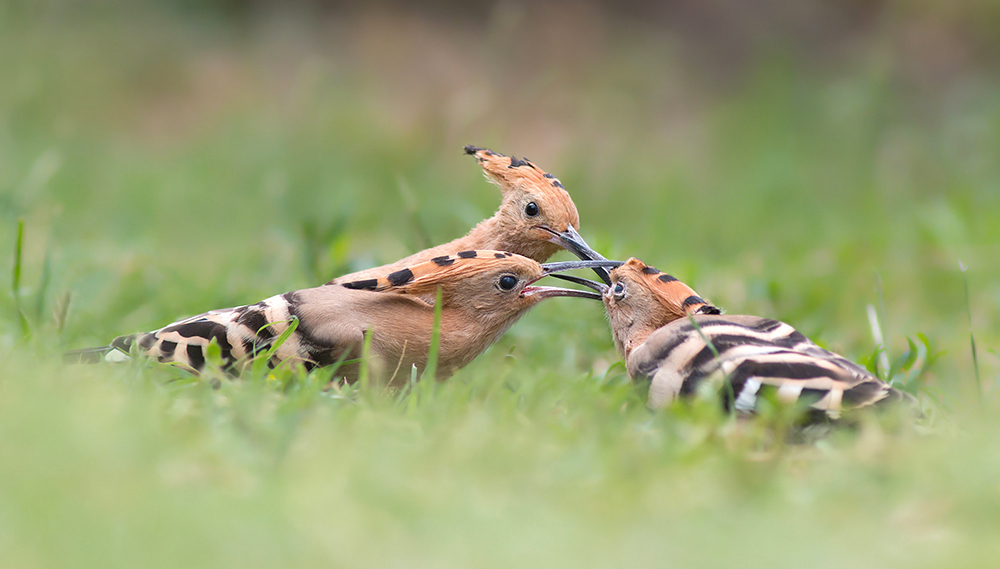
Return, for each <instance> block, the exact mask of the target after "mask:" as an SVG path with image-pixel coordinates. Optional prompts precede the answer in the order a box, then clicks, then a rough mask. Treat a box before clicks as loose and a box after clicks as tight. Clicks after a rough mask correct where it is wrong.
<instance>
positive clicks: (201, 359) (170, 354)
mask: <svg viewBox="0 0 1000 569" xmlns="http://www.w3.org/2000/svg"><path fill="white" fill-rule="evenodd" d="M296 294H297V293H295V292H291V293H286V294H282V295H277V296H273V297H271V298H268V299H266V300H262V301H261V302H258V303H257V304H251V305H248V306H239V307H236V308H226V309H221V310H213V311H210V312H206V313H204V314H199V315H197V316H193V317H191V318H187V319H185V320H181V321H178V322H174V323H173V324H170V325H169V326H165V327H163V328H160V329H159V330H154V331H152V332H147V333H145V334H134V335H131V336H121V337H119V338H115V340H114V341H113V342H112V343H111V346H112V347H113V348H115V349H117V350H120V351H121V352H125V353H128V352H129V350H130V348H131V346H132V344H133V343H135V344H136V345H137V346H138V349H139V352H140V353H142V354H145V355H147V356H149V357H151V358H154V359H156V360H157V361H160V362H177V363H180V364H183V365H185V366H187V367H189V368H191V369H194V370H200V369H201V368H202V367H204V365H205V348H206V347H207V346H208V345H209V343H210V342H211V341H212V340H215V341H216V343H218V345H219V347H220V348H221V351H222V360H223V364H224V365H225V366H231V365H232V364H234V363H236V362H238V361H242V360H247V359H251V358H253V357H256V356H258V355H260V354H261V353H263V352H266V351H267V350H268V349H269V348H270V347H271V346H272V344H273V343H274V342H275V341H276V340H277V339H278V337H279V336H281V335H282V334H283V333H284V332H285V331H286V330H287V329H288V327H289V325H290V324H291V322H292V319H293V316H296V317H299V318H300V319H301V314H299V312H300V307H299V306H298V302H297V298H296ZM307 328H308V324H307V323H304V322H302V321H301V320H300V322H299V324H298V327H297V328H296V330H295V331H294V332H293V333H292V334H291V335H290V336H288V337H287V339H286V340H285V341H284V342H283V343H282V344H281V345H280V346H279V347H278V349H277V351H276V352H275V353H274V355H273V356H272V358H271V362H269V363H270V364H271V365H277V363H278V362H281V361H283V360H287V359H292V360H294V361H300V362H302V363H303V364H305V365H306V366H307V367H309V368H312V367H315V366H317V365H327V364H330V363H333V361H335V360H336V358H337V357H339V356H340V355H341V353H343V352H344V351H354V350H357V349H358V348H359V347H360V341H361V339H363V332H362V331H360V330H359V331H358V332H357V334H355V335H353V336H355V339H356V340H357V341H355V342H346V343H345V342H339V343H338V344H339V345H337V346H330V345H326V344H325V343H324V345H317V344H315V343H313V342H311V341H310V336H309V333H308V330H307ZM354 344H358V345H357V346H356V345H354ZM119 353H120V352H119ZM112 354H113V353H112ZM106 359H114V357H113V356H109V357H106Z"/></svg>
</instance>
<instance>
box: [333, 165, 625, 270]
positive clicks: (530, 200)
mask: <svg viewBox="0 0 1000 569" xmlns="http://www.w3.org/2000/svg"><path fill="white" fill-rule="evenodd" d="M464 150H465V153H466V154H468V155H471V156H474V157H475V158H476V160H477V161H478V162H479V165H480V166H481V167H482V168H483V172H484V174H485V175H486V178H487V179H488V180H490V181H491V182H493V183H494V184H496V185H497V186H498V187H499V188H500V192H501V194H502V200H501V202H500V208H499V209H498V210H497V211H496V213H494V214H493V217H490V218H488V219H485V220H483V221H481V222H479V224H478V225H476V226H475V227H473V228H472V230H471V231H469V233H468V234H466V235H465V236H463V237H459V238H458V239H455V240H454V241H451V242H448V243H445V244H443V245H438V246H436V247H431V248H430V249H425V250H423V251H420V252H418V253H414V254H413V255H410V256H409V257H406V258H404V259H400V260H399V261H396V262H395V263H391V264H388V265H383V266H380V267H374V268H371V269H365V270H363V271H358V272H355V273H351V274H349V275H343V276H340V277H337V278H335V279H333V280H332V281H330V283H331V284H337V283H345V282H350V281H358V280H365V279H370V278H377V277H379V276H381V275H384V274H388V273H391V272H394V271H397V270H400V269H402V268H405V267H409V266H411V265H416V264H418V263H421V262H423V261H427V260H430V259H433V258H434V257H440V256H442V255H454V254H456V253H458V252H459V251H475V250H481V249H486V250H496V251H508V252H510V253H515V254H517V255H523V256H525V257H528V258H530V259H534V260H535V261H538V262H539V263H544V262H545V261H546V260H548V258H549V257H551V256H552V255H554V254H555V253H556V252H557V251H558V250H559V249H560V248H565V249H567V250H569V251H571V252H573V253H574V254H576V255H577V256H580V257H581V258H582V252H584V251H593V250H592V249H590V247H589V246H588V245H587V243H586V241H584V240H583V237H581V236H580V234H579V233H578V230H579V228H580V215H579V214H578V213H577V210H576V204H574V203H573V199H572V198H571V197H570V195H569V192H567V191H566V188H565V187H564V186H563V185H562V182H560V181H559V179H558V178H556V177H555V176H553V175H552V174H549V173H548V172H545V171H543V170H542V169H541V168H539V167H538V166H536V165H535V164H533V163H532V162H531V161H530V160H528V159H527V158H521V159H517V158H515V157H513V156H505V155H503V154H500V153H499V152H494V151H492V150H488V149H486V148H479V147H476V146H466V147H465V148H464ZM595 271H596V272H597V274H598V275H599V276H600V277H601V278H602V279H606V278H607V271H606V270H605V269H604V268H603V267H596V268H595ZM605 282H606V281H605Z"/></svg>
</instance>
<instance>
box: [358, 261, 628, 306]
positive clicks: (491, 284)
mask: <svg viewBox="0 0 1000 569" xmlns="http://www.w3.org/2000/svg"><path fill="white" fill-rule="evenodd" d="M620 264H621V263H620V262H617V261H607V260H599V261H566V262H562V263H548V264H544V265H543V264H540V263H538V262H537V261H534V260H532V259H529V258H527V257H524V256H521V255H516V254H514V253H509V252H506V251H492V250H480V251H461V252H459V253H457V254H455V255H444V256H441V257H435V258H434V259H431V260H430V261H425V262H423V263H418V264H416V265H413V266H412V267H409V268H406V269H401V270H398V271H395V272H392V273H390V274H388V275H386V276H384V277H381V278H377V279H368V280H362V281H353V282H347V283H343V286H345V287H347V288H352V289H362V290H371V291H376V292H394V293H397V294H406V295H412V296H415V297H418V298H420V299H422V300H424V301H425V302H427V303H428V304H433V302H434V299H435V296H436V294H437V290H438V289H439V288H440V289H441V298H442V308H443V309H457V310H460V311H468V312H469V313H470V314H471V315H474V316H475V317H476V318H481V319H492V318H499V319H501V320H505V319H508V318H513V320H516V319H517V317H518V316H520V314H521V313H523V312H524V311H525V310H527V309H528V308H531V307H532V306H534V305H535V304H537V303H539V302H541V301H542V300H544V299H546V298H552V297H556V296H575V297H580V298H590V299H594V300H600V299H601V295H600V294H597V293H594V292H590V291H585V290H576V289H569V288H560V287H549V286H536V285H534V283H535V282H536V281H538V280H539V279H541V278H543V277H545V276H548V275H551V274H555V273H560V272H562V271H568V270H572V269H581V268H593V267H598V266H599V267H615V266H618V265H620ZM513 320H511V323H512V322H513Z"/></svg>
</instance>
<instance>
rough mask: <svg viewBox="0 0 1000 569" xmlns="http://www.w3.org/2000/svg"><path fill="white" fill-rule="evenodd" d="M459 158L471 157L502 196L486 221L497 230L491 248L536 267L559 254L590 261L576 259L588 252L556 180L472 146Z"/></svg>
mask: <svg viewBox="0 0 1000 569" xmlns="http://www.w3.org/2000/svg"><path fill="white" fill-rule="evenodd" d="M465 152H466V154H470V155H472V156H475V157H476V160H477V161H478V162H479V165H480V166H482V168H483V172H484V173H485V174H486V178H487V179H488V180H490V181H491V182H493V183H494V184H496V185H497V186H499V188H500V192H501V193H502V194H503V201H502V202H501V204H500V209H499V210H498V211H497V214H496V215H495V216H494V217H493V218H492V219H491V220H490V222H491V223H497V224H499V225H500V226H501V231H499V232H497V235H499V236H502V237H501V238H500V239H501V240H500V241H498V242H497V243H495V244H494V245H492V247H494V248H495V249H498V250H502V251H511V252H513V253H517V254H520V255H524V256H526V257H530V258H532V259H534V260H536V261H539V262H542V261H545V260H546V259H548V258H549V257H551V256H552V255H553V254H555V252H556V251H558V250H559V249H560V248H565V249H568V250H570V251H571V252H573V253H574V254H576V255H577V256H579V257H581V258H583V259H591V258H594V257H584V256H582V255H581V254H580V251H590V252H593V249H591V248H590V247H589V246H588V245H587V243H586V241H584V240H583V238H582V237H580V234H579V233H578V232H577V231H578V230H579V229H580V215H579V214H578V213H577V211H576V204H574V203H573V198H571V197H570V196H569V192H567V191H566V188H564V187H563V185H562V182H560V181H559V179H558V178H556V177H555V176H553V175H552V174H549V173H547V172H545V171H544V170H542V169H541V168H539V167H538V166H536V165H535V164H533V163H532V162H531V161H530V160H528V159H527V158H521V159H518V158H516V157H513V156H505V155H503V154H500V153H499V152H493V151H492V150H488V149H486V148H478V147H475V146H466V147H465ZM595 254H596V253H595ZM597 257H600V255H598V256H597ZM598 260H604V258H603V257H600V259H598Z"/></svg>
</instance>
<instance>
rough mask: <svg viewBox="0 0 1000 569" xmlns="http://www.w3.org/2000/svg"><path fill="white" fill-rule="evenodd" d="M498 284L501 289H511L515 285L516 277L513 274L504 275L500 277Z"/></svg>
mask: <svg viewBox="0 0 1000 569" xmlns="http://www.w3.org/2000/svg"><path fill="white" fill-rule="evenodd" d="M499 284H500V288H501V289H502V290H511V289H513V288H514V287H516V286H517V277H515V276H513V275H504V276H502V277H500V282H499Z"/></svg>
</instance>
